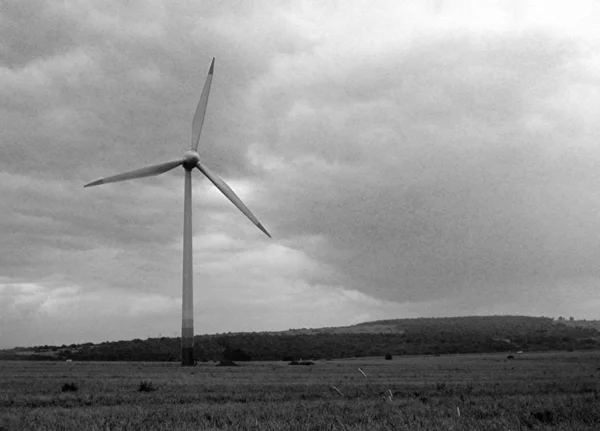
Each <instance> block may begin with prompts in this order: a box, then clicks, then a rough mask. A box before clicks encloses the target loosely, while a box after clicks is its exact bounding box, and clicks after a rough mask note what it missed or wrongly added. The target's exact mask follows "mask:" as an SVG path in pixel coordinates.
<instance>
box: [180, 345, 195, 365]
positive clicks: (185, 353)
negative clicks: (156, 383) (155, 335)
mask: <svg viewBox="0 0 600 431" xmlns="http://www.w3.org/2000/svg"><path fill="white" fill-rule="evenodd" d="M181 366H182V367H193V366H194V348H193V347H182V348H181Z"/></svg>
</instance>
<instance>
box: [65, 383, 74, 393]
mask: <svg viewBox="0 0 600 431" xmlns="http://www.w3.org/2000/svg"><path fill="white" fill-rule="evenodd" d="M62 391H63V392H77V385H76V384H75V383H74V382H69V383H65V384H63V385H62Z"/></svg>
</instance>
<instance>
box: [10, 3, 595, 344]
mask: <svg viewBox="0 0 600 431" xmlns="http://www.w3.org/2000/svg"><path fill="white" fill-rule="evenodd" d="M598 16H600V6H599V5H598V3H597V2H595V1H588V2H585V1H583V0H581V1H577V2H564V1H556V2H551V1H548V0H540V1H524V0H515V1H509V0H507V1H501V0H497V1H483V0H476V1H471V2H467V1H449V0H430V1H426V0H423V1H398V0H391V1H380V0H378V1H364V2H362V1H361V2H359V1H349V0H345V1H339V2H333V1H329V2H327V1H289V2H287V3H286V2H283V1H277V2H274V1H264V2H260V1H235V2H234V1H220V0H219V1H217V0H215V1H202V2H198V1H195V0H187V1H178V2H169V1H166V0H151V1H150V0H143V1H142V0H139V1H135V0H132V1H127V2H123V1H117V0H114V1H108V0H104V1H100V0H98V1H93V2H89V1H69V0H27V1H22V0H4V2H3V8H2V11H1V12H0V91H1V92H0V94H1V96H0V131H1V132H0V133H1V141H0V142H1V143H0V155H1V157H0V209H1V211H0V232H1V239H0V348H9V347H13V346H15V345H20V346H26V345H37V344H62V343H67V344H69V343H73V342H87V341H93V342H99V341H105V340H121V339H132V338H146V337H155V336H159V335H163V336H174V335H177V336H179V334H180V331H181V265H182V263H181V261H182V228H183V169H180V168H179V169H176V170H174V171H171V172H169V173H167V174H164V175H162V176H159V177H153V178H146V179H138V180H133V181H130V182H123V183H117V184H109V185H104V186H101V187H95V188H86V189H84V188H82V185H83V184H85V183H88V182H90V181H93V180H95V179H98V178H100V177H104V176H109V175H113V174H116V173H120V172H122V171H127V170H131V169H135V168H138V167H143V166H145V165H148V164H153V163H158V162H162V161H166V160H171V159H173V158H177V157H179V156H181V155H182V154H183V152H184V151H185V150H187V149H188V148H189V141H190V130H191V119H192V116H193V113H194V109H195V107H196V104H197V102H198V98H199V96H200V92H201V90H202V85H203V83H204V79H205V77H206V73H207V71H208V67H209V65H210V61H211V58H212V57H213V56H214V57H216V66H215V76H214V79H213V84H212V91H211V95H210V100H209V106H208V112H207V116H206V121H205V123H204V130H203V133H202V137H201V141H200V148H199V152H200V156H201V157H202V160H203V162H204V163H205V164H206V165H208V166H209V167H211V168H212V169H213V170H214V171H215V172H217V173H219V175H221V176H222V177H223V178H224V179H225V180H226V181H227V182H228V183H229V184H230V186H231V187H232V188H233V189H234V190H235V191H236V192H237V194H238V195H239V196H240V197H241V198H242V199H243V200H244V202H245V203H246V204H247V205H248V206H249V207H250V208H251V210H252V211H253V212H254V213H255V214H256V216H257V217H258V218H259V219H260V221H261V222H262V223H263V225H264V226H265V227H266V228H267V229H268V230H269V231H270V232H271V234H272V235H273V239H272V240H270V239H269V238H267V237H266V236H265V235H263V234H262V233H261V232H260V231H259V230H258V229H256V228H255V227H254V226H253V225H252V223H250V222H249V221H248V220H247V219H246V218H245V217H244V216H243V215H242V214H241V213H239V212H238V211H237V209H235V207H234V206H233V205H231V203H230V202H229V201H227V200H226V199H225V198H224V197H223V196H222V195H220V193H219V192H218V191H217V190H215V189H214V187H213V186H212V185H211V184H210V183H209V182H208V181H207V180H206V179H205V178H204V177H202V175H201V174H200V172H198V171H195V172H194V174H193V175H194V177H193V181H194V192H193V196H194V203H193V211H194V215H193V222H194V265H195V268H194V277H195V279H194V293H195V332H196V333H197V334H206V333H220V332H228V331H262V330H285V329H288V328H300V327H323V326H334V325H335V326H341V325H350V324H354V323H359V322H362V321H367V320H375V319H384V318H406V317H422V316H425V317H427V316H458V315H475V314H476V315H491V314H525V315H534V316H548V317H558V316H561V315H563V316H574V317H576V318H587V319H593V318H598V317H600V316H599V314H598V310H599V309H600V294H599V292H600V290H599V287H600V234H599V232H600V191H599V190H600V169H599V168H600V144H599V142H600V139H599V138H600V123H599V122H598V118H600V116H599V114H600V27H599V26H598V23H597V17H598Z"/></svg>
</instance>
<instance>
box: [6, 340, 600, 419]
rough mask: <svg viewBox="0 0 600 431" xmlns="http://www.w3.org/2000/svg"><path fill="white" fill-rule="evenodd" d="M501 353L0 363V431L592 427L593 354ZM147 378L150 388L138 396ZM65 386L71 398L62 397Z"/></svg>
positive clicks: (595, 413)
mask: <svg viewBox="0 0 600 431" xmlns="http://www.w3.org/2000/svg"><path fill="white" fill-rule="evenodd" d="M505 356H506V355H504V354H490V355H460V356H451V357H450V356H441V357H432V356H428V357H397V358H395V359H394V360H391V361H386V360H384V359H383V358H372V359H356V360H354V361H341V360H340V361H327V362H324V361H317V362H316V364H315V365H314V366H312V367H290V366H288V365H287V363H286V362H262V363H261V362H259V363H248V364H244V365H242V366H240V367H232V368H228V367H215V366H214V365H213V364H201V365H199V366H198V367H196V368H181V367H180V366H178V365H176V364H172V363H91V362H87V363H73V364H65V363H62V362H60V363H59V362H0V429H6V430H30V429H35V430H68V429H74V430H79V429H86V430H107V429H108V430H192V429H193V430H197V429H207V430H211V429H237V430H252V429H254V430H300V429H301V430H415V431H418V430H480V429H481V430H486V431H491V430H507V429H510V430H518V429H522V430H528V429H539V430H578V431H579V430H580V431H585V430H598V429H600V390H599V389H600V387H599V386H598V375H599V374H598V367H599V366H600V352H585V353H578V352H574V353H554V354H525V355H518V357H517V358H516V359H515V360H511V361H508V360H506V359H505ZM357 367H358V368H360V369H361V370H362V371H363V372H364V374H365V375H366V376H367V377H366V378H365V377H364V376H363V375H361V373H359V372H358V371H357ZM149 380H151V382H152V386H153V387H154V388H159V390H157V391H149V392H145V391H142V392H140V391H139V388H140V381H149ZM65 381H68V382H71V383H73V384H74V385H76V387H77V388H78V391H77V392H62V391H61V385H62V384H63V383H64V382H65ZM334 387H335V388H336V389H337V391H336V390H333V389H332V388H334ZM340 394H343V395H340ZM458 412H460V416H459V414H458Z"/></svg>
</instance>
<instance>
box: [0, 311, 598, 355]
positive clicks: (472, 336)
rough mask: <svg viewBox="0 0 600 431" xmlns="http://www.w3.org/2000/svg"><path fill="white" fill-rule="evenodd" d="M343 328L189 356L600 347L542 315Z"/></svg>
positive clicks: (162, 349) (219, 346)
mask: <svg viewBox="0 0 600 431" xmlns="http://www.w3.org/2000/svg"><path fill="white" fill-rule="evenodd" d="M369 325H371V326H374V327H375V326H377V327H381V326H382V325H384V326H388V327H394V328H396V331H392V332H389V331H386V332H380V333H376V332H374V333H364V332H359V331H358V330H361V331H364V330H365V328H368V326H369ZM347 329H348V332H341V333H340V332H339V330H336V331H333V330H331V331H328V330H327V329H326V328H325V329H321V330H314V331H313V332H311V333H307V334H285V333H269V332H252V333H227V334H217V335H199V336H196V337H195V338H194V342H195V347H194V356H195V357H196V359H197V360H198V361H208V360H213V361H216V360H222V359H231V360H234V361H248V360H258V361H261V360H284V359H285V360H289V359H290V358H292V359H300V358H304V359H337V358H349V357H364V356H381V357H383V356H384V355H386V354H389V355H393V356H400V355H426V354H440V355H441V354H455V353H489V352H509V351H516V350H523V351H526V350H530V351H533V350H535V351H544V350H575V349H577V350H580V349H593V348H598V347H600V344H599V343H598V340H600V332H598V331H597V330H596V329H594V328H584V327H571V326H568V325H565V324H562V323H560V322H556V321H554V320H553V319H552V318H546V317H525V316H474V317H453V318H421V319H395V320H382V321H377V322H367V323H363V324H359V325H356V326H354V327H349V328H347ZM353 331H358V332H353ZM180 343H181V340H180V338H179V337H174V338H169V337H158V338H148V339H146V340H141V339H134V340H131V341H116V342H103V343H99V344H93V343H85V344H80V345H75V344H71V345H69V346H66V345H63V346H47V345H46V346H36V347H34V348H29V349H15V350H11V351H4V352H0V359H31V360H35V359H40V360H48V359H54V360H65V359H73V360H78V361H85V360H94V361H180V345H181V344H180Z"/></svg>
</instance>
